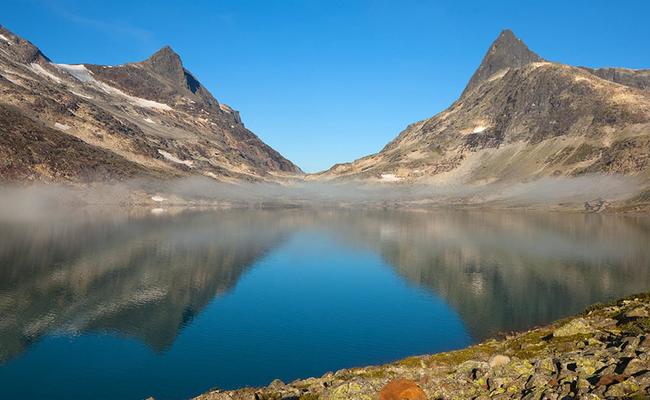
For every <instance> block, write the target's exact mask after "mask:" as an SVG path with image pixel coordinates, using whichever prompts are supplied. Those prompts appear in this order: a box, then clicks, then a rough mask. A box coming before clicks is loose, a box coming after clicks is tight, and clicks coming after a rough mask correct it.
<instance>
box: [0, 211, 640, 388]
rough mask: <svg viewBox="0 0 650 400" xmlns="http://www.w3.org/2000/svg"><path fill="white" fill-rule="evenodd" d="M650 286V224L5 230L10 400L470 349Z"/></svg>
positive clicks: (536, 217) (205, 222)
mask: <svg viewBox="0 0 650 400" xmlns="http://www.w3.org/2000/svg"><path fill="white" fill-rule="evenodd" d="M649 288H650V220H649V219H647V218H645V219H644V218H633V217H614V216H601V215H563V214H540V213H497V212H463V211H453V212H452V211H447V212H443V211H431V212H415V211H379V210H377V211H353V210H336V211H334V210H300V209H294V210H230V211H210V212H183V213H178V214H176V215H173V214H172V213H169V212H166V213H160V214H149V213H135V212H133V213H130V214H125V213H120V212H115V211H110V210H105V211H103V212H92V213H91V212H87V211H83V210H80V211H77V212H75V213H70V214H60V213H59V214H57V213H54V212H53V213H52V215H51V218H47V219H46V220H45V221H38V222H37V223H36V222H35V223H30V222H25V221H22V220H17V219H14V220H7V221H3V222H0V398H7V399H14V398H23V399H36V398H47V399H72V398H74V399H76V398H80V399H81V398H83V399H144V398H146V397H148V396H155V397H156V399H183V398H188V397H190V396H192V395H197V394H199V393H201V392H203V391H205V390H208V389H210V388H212V387H221V388H234V387H239V386H244V385H266V384H268V383H269V382H270V381H271V380H272V379H274V378H280V379H282V380H284V381H291V380H293V379H296V378H300V377H307V376H314V375H318V376H319V375H322V374H323V373H325V372H327V371H333V370H336V369H340V368H346V367H353V366H362V365H368V364H378V363H385V362H389V361H393V360H396V359H399V358H403V357H406V356H409V355H414V354H422V353H432V352H439V351H445V350H451V349H456V348H460V347H464V346H466V345H468V344H471V343H474V342H476V341H479V340H481V339H484V338H487V337H489V336H492V335H495V334H497V333H498V332H503V331H511V330H521V329H526V328H529V327H532V326H534V325H538V324H543V323H546V322H550V321H552V320H555V319H558V318H560V317H563V316H567V315H570V314H573V313H576V312H579V311H581V310H582V309H583V308H585V307H586V306H587V305H589V304H592V303H595V302H599V301H606V300H609V299H614V298H616V297H620V296H624V295H628V294H632V293H635V292H641V291H647V290H648V289H649Z"/></svg>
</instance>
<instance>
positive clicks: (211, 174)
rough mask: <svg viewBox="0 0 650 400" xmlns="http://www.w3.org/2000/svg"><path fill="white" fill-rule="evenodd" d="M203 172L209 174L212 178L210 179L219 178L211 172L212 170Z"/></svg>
mask: <svg viewBox="0 0 650 400" xmlns="http://www.w3.org/2000/svg"><path fill="white" fill-rule="evenodd" d="M205 174H206V175H207V176H209V177H210V178H212V179H217V180H219V177H218V176H217V175H216V174H214V173H212V172H210V171H207V172H206V173H205Z"/></svg>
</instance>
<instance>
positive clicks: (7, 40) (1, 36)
mask: <svg viewBox="0 0 650 400" xmlns="http://www.w3.org/2000/svg"><path fill="white" fill-rule="evenodd" d="M0 39H2V40H4V41H5V42H7V43H9V44H11V41H10V40H9V38H8V37H6V36H5V35H3V34H1V33H0Z"/></svg>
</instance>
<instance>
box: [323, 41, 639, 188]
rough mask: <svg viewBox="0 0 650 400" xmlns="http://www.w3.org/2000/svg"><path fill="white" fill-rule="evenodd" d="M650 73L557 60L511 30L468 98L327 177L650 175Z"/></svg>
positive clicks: (472, 179) (480, 180)
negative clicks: (544, 55)
mask: <svg viewBox="0 0 650 400" xmlns="http://www.w3.org/2000/svg"><path fill="white" fill-rule="evenodd" d="M649 79H650V70H638V71H636V70H629V69H622V68H608V69H591V68H585V67H572V66H569V65H564V64H560V63H555V62H549V61H546V60H544V59H543V58H541V57H540V56H538V55H537V54H535V53H533V52H532V51H531V50H529V49H528V47H527V46H526V45H525V44H524V43H523V42H522V41H521V40H519V39H518V38H516V37H515V36H514V34H513V33H512V32H511V31H509V30H506V31H504V32H502V33H501V34H500V35H499V37H498V38H497V39H496V41H495V42H494V43H493V44H492V45H491V46H490V49H489V50H488V52H487V54H486V55H485V57H484V58H483V61H482V63H481V65H480V66H479V68H478V69H477V71H476V73H475V74H474V75H473V76H472V78H471V80H470V81H469V83H468V85H467V87H466V88H465V90H464V91H463V93H462V95H461V97H460V98H459V99H458V100H457V101H456V102H454V103H453V104H452V105H451V106H450V107H449V108H448V109H446V110H444V111H443V112H441V113H439V114H437V115H435V116H434V117H432V118H429V119H426V120H423V121H419V122H416V123H414V124H411V125H409V126H408V127H407V128H406V129H405V130H404V131H403V132H401V133H400V134H399V135H398V136H397V138H395V139H394V140H393V141H392V142H390V143H389V144H388V145H386V147H384V149H382V150H381V151H380V152H379V153H377V154H373V155H370V156H367V157H364V158H361V159H358V160H356V161H354V162H351V163H348V164H339V165H335V166H333V167H332V168H331V169H330V170H328V171H325V172H323V173H321V174H320V175H319V177H320V178H324V179H340V178H352V179H365V180H369V181H380V182H381V181H383V182H397V181H402V182H413V181H419V182H431V183H471V184H484V183H491V182H517V181H530V180H533V179H536V178H541V177H548V176H578V175H587V174H594V173H595V174H624V175H632V176H637V177H639V178H640V179H641V180H642V181H644V182H648V181H650V91H649V90H648V89H649V88H650V82H649Z"/></svg>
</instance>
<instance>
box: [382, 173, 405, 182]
mask: <svg viewBox="0 0 650 400" xmlns="http://www.w3.org/2000/svg"><path fill="white" fill-rule="evenodd" d="M401 180H402V178H400V177H398V176H396V175H395V174H381V181H382V182H397V181H401Z"/></svg>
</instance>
